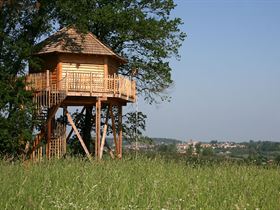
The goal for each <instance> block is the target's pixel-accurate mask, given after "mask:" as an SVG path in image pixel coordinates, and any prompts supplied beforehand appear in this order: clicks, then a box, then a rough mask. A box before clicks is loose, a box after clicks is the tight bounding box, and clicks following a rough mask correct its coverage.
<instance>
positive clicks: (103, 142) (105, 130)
mask: <svg viewBox="0 0 280 210" xmlns="http://www.w3.org/2000/svg"><path fill="white" fill-rule="evenodd" d="M109 109H110V107H109V106H108V110H107V115H106V120H105V125H104V130H103V135H102V140H101V146H100V154H99V159H100V160H101V159H102V155H103V149H104V145H105V138H106V135H107V127H108V118H109Z"/></svg>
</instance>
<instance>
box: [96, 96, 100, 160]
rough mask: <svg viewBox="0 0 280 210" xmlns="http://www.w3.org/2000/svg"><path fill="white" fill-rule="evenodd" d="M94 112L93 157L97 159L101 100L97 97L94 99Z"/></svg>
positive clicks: (98, 154) (98, 153)
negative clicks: (94, 135)
mask: <svg viewBox="0 0 280 210" xmlns="http://www.w3.org/2000/svg"><path fill="white" fill-rule="evenodd" d="M95 108H96V113H95V132H96V137H95V157H96V159H97V160H98V159H99V156H100V117H101V100H100V99H99V98H98V99H97V101H96V105H95Z"/></svg>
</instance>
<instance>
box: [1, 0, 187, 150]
mask: <svg viewBox="0 0 280 210" xmlns="http://www.w3.org/2000/svg"><path fill="white" fill-rule="evenodd" d="M175 6H176V5H175V4H174V2H173V0H152V1H147V0H126V1H123V0H115V1H111V0H80V1H73V0H19V1H12V0H2V1H0V17H1V18H0V49H1V50H0V76H1V90H0V97H1V103H0V117H1V127H0V133H1V135H0V145H1V148H0V149H1V153H2V154H5V153H10V152H11V150H13V151H19V147H20V148H23V147H24V145H25V143H26V142H27V141H29V140H30V139H31V131H32V127H33V125H34V123H35V122H33V120H32V117H31V116H32V114H33V109H32V98H31V97H30V93H27V92H26V90H25V88H24V84H23V79H22V78H21V77H19V76H23V75H24V74H25V72H26V69H27V67H28V64H29V65H32V66H37V67H40V61H39V60H38V59H36V58H34V57H33V56H32V54H33V53H34V52H36V51H37V50H38V49H39V47H40V45H38V42H40V41H41V40H42V39H43V38H45V37H47V35H49V34H50V33H53V32H55V31H57V30H58V29H60V28H62V27H64V26H68V25H73V26H75V27H76V28H77V29H78V30H80V31H84V32H85V31H91V32H93V33H94V34H95V35H96V36H97V37H98V38H99V39H100V40H102V41H103V42H104V43H106V44H107V45H108V46H109V47H111V48H112V49H113V50H114V51H115V52H117V53H119V54H120V55H122V56H124V57H125V58H127V60H128V61H129V62H128V64H127V65H124V66H122V68H121V70H120V73H121V74H123V75H127V76H131V77H132V78H134V79H136V80H137V84H138V91H139V93H140V94H142V95H143V96H144V98H145V100H146V101H147V102H150V103H152V102H155V101H157V99H158V98H160V99H162V100H164V99H167V98H168V97H167V95H165V94H164V90H165V89H166V88H168V87H169V86H170V85H171V84H172V79H171V68H170V66H169V62H168V59H169V58H170V57H171V56H175V57H177V58H178V57H179V54H178V48H179V47H180V46H181V43H182V41H183V40H184V38H185V34H184V33H183V32H181V31H180V29H179V26H180V25H181V24H182V21H181V20H180V19H179V18H171V17H170V12H171V11H172V10H173V9H174V8H175ZM132 69H137V72H138V73H137V74H132ZM135 72H136V71H135ZM27 95H28V97H26V96H27ZM156 96H158V97H156ZM15 127H16V128H17V129H16V130H15V129H14V128H15ZM11 133H14V134H13V135H10V134H11ZM14 142H18V144H15V143H14ZM19 142H21V143H19ZM9 145H13V146H9ZM13 147H15V148H14V149H12V148H13ZM5 148H11V149H8V150H6V149H5ZM16 153H18V152H16Z"/></svg>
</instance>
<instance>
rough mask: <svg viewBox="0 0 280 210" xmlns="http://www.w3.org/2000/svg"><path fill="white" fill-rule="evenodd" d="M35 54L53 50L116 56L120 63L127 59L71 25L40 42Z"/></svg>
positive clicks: (89, 34)
mask: <svg viewBox="0 0 280 210" xmlns="http://www.w3.org/2000/svg"><path fill="white" fill-rule="evenodd" d="M40 45H41V48H40V50H39V51H38V52H37V53H36V54H47V53H53V52H60V53H77V54H89V55H109V56H113V57H115V58H117V59H118V60H120V61H121V62H122V63H126V62H127V61H126V60H125V59H124V58H123V57H121V56H119V55H118V54H116V53H114V52H113V51H112V50H111V49H110V48H109V47H107V46H106V45H105V44H103V43H102V42H101V41H100V40H98V39H97V37H96V36H94V35H93V34H92V33H90V32H88V33H84V34H83V33H80V32H78V31H77V30H76V29H75V28H73V27H65V28H62V29H61V30H59V31H58V32H56V33H55V34H53V35H51V36H50V37H48V38H47V39H46V40H44V41H43V42H42V43H40Z"/></svg>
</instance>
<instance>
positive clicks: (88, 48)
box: [26, 27, 136, 159]
mask: <svg viewBox="0 0 280 210" xmlns="http://www.w3.org/2000/svg"><path fill="white" fill-rule="evenodd" d="M38 46H40V48H39V49H40V50H39V51H38V52H37V53H35V54H34V55H33V56H34V59H37V60H38V61H39V62H40V65H38V66H39V68H38V67H36V66H32V65H31V64H30V67H29V74H28V75H27V78H26V81H27V89H28V90H32V91H33V99H34V101H35V104H36V108H37V109H36V110H37V116H36V117H37V118H38V119H40V120H42V121H43V125H42V126H41V128H40V132H39V133H38V134H37V136H36V137H35V140H34V144H33V148H32V149H31V156H32V157H33V158H36V157H42V156H44V155H45V156H46V157H48V158H51V157H61V156H63V155H64V154H65V153H66V143H67V141H68V139H69V138H70V136H71V135H72V133H73V132H75V134H76V135H77V137H78V139H79V141H80V143H81V145H82V147H83V149H84V151H85V153H86V154H87V156H88V157H89V158H91V155H90V152H91V151H90V150H89V148H88V147H87V145H85V143H84V141H83V138H82V136H81V135H80V134H79V131H78V129H77V127H76V124H77V123H78V122H77V120H76V122H75V120H74V119H72V117H71V115H70V114H69V112H68V110H67V107H69V106H82V107H83V109H82V111H81V112H84V110H85V109H86V108H87V107H95V119H94V120H95V138H94V140H93V141H94V142H93V144H94V147H95V149H94V151H92V153H94V154H95V156H96V158H97V159H100V158H102V154H103V149H104V145H105V146H106V145H107V147H108V149H109V150H110V147H109V146H108V144H106V142H105V137H106V133H107V126H108V120H109V118H110V119H111V121H112V130H113V138H114V144H115V152H116V154H115V155H116V156H117V157H119V158H121V157H122V127H121V124H122V107H123V106H125V105H126V104H127V103H133V102H134V101H135V100H136V83H135V81H133V80H131V79H130V78H127V77H124V76H122V75H120V74H119V73H118V69H119V67H120V66H122V65H123V64H125V63H126V62H127V61H126V60H125V59H124V58H122V57H121V56H119V55H118V54H116V53H115V52H113V51H112V50H111V49H110V48H109V47H107V46H106V45H105V44H103V43H102V42H101V41H100V40H98V39H97V38H96V37H95V36H94V35H93V34H92V33H80V32H78V31H77V30H76V29H75V28H72V27H68V28H63V29H61V30H60V31H58V32H57V33H55V34H54V35H52V36H50V37H49V38H47V39H46V40H45V41H43V42H42V43H40V44H39V45H38ZM113 107H115V110H117V112H118V117H117V118H118V120H117V121H118V124H117V125H116V123H115V117H114V113H113ZM59 108H63V115H64V116H65V119H67V120H68V123H70V125H71V127H72V128H71V130H70V132H69V133H68V134H67V130H69V129H66V123H61V122H58V121H57V120H56V119H55V118H56V113H57V111H58V109H59ZM102 108H103V109H104V108H106V109H107V115H106V118H105V122H103V123H102V124H104V125H103V126H101V109H102ZM92 117H93V116H92ZM101 128H103V131H101ZM101 135H102V136H101ZM43 139H44V140H43ZM42 140H43V141H42ZM110 154H111V156H113V154H112V150H110Z"/></svg>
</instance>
